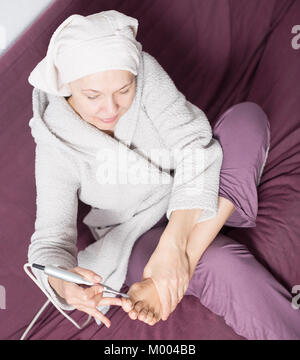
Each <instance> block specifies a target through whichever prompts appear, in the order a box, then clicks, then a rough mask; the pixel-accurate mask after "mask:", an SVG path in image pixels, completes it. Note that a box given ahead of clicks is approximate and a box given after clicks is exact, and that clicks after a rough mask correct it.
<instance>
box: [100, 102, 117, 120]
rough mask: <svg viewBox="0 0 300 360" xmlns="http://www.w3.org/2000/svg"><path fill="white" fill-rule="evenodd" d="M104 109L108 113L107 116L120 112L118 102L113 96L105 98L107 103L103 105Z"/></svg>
mask: <svg viewBox="0 0 300 360" xmlns="http://www.w3.org/2000/svg"><path fill="white" fill-rule="evenodd" d="M102 110H103V112H105V113H106V115H107V117H109V116H111V117H112V116H115V115H117V112H118V104H117V103H116V101H115V100H114V99H113V98H108V99H106V100H105V103H104V105H103V106H102Z"/></svg>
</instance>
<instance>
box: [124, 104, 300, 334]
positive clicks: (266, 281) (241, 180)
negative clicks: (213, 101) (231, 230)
mask: <svg viewBox="0 0 300 360" xmlns="http://www.w3.org/2000/svg"><path fill="white" fill-rule="evenodd" d="M213 137H214V138H216V139H218V141H219V142H220V144H221V146H222V149H223V163H222V168H221V173H220V187H219V196H222V197H224V198H226V199H228V200H230V201H231V202H232V203H233V204H234V206H235V211H234V212H233V213H232V215H231V216H230V217H229V218H228V219H227V221H226V223H225V225H227V226H232V227H254V226H255V220H256V215H257V210H258V201H257V186H258V185H259V182H260V178H261V174H262V171H263V168H264V165H265V162H266V159H267V156H268V151H269V146H270V124H269V121H268V118H267V116H266V114H265V113H264V111H263V110H262V109H261V107H260V106H258V105H257V104H255V103H253V102H243V103H239V104H236V105H234V106H232V107H231V108H229V109H228V110H227V111H226V112H225V113H223V114H222V115H221V116H220V117H219V118H218V120H217V122H216V124H215V126H214V128H213ZM167 222H168V220H167V218H166V216H164V217H163V218H162V219H161V220H160V221H159V222H158V223H157V224H156V225H155V226H154V227H153V228H152V229H150V230H149V231H147V232H146V233H144V234H143V235H142V236H140V237H139V238H138V239H137V241H136V242H135V244H134V247H133V249H132V253H131V256H130V259H129V265H128V270H127V277H126V280H125V284H126V285H128V286H129V287H130V286H131V285H132V284H133V283H134V282H138V281H141V279H142V274H143V270H144V267H145V266H146V264H147V262H148V260H149V258H150V256H151V254H152V253H153V251H154V250H155V248H156V246H157V244H158V242H159V240H160V236H161V235H162V233H163V231H164V229H165V226H166V224H167ZM221 231H222V230H221ZM221 231H220V232H219V233H218V235H217V236H216V237H215V239H214V240H213V241H212V243H211V244H210V245H209V246H208V248H207V249H206V251H205V252H204V253H203V255H202V256H201V258H200V260H199V261H198V264H197V266H196V269H195V272H194V274H193V277H192V278H191V280H190V282H189V286H188V289H187V291H186V293H185V295H194V296H196V297H197V298H198V299H199V300H200V302H201V303H202V304H203V305H204V306H205V307H207V308H208V309H209V310H211V311H212V312H214V313H215V314H217V315H220V316H222V317H224V320H225V322H226V323H227V324H228V325H229V326H230V327H231V328H232V329H233V330H234V331H235V332H236V333H237V334H239V335H241V336H243V337H245V338H247V339H249V340H250V339H253V340H254V339H260V340H262V339H263V340H283V339H287V340H292V339H300V312H299V311H297V310H295V309H293V307H292V306H291V298H292V295H291V294H290V293H289V292H288V291H287V290H286V289H285V288H284V287H283V286H282V285H281V284H280V283H279V282H278V281H277V280H276V279H275V278H274V277H273V275H272V274H271V273H270V272H269V271H268V270H267V269H266V268H265V267H263V266H262V265H261V264H260V263H259V262H258V261H257V260H256V259H255V258H254V256H253V255H252V254H251V253H250V252H249V250H248V248H247V247H246V246H244V245H242V244H240V243H238V242H237V241H235V240H233V239H231V238H230V237H228V236H225V235H224V234H222V233H221ZM199 241H201V239H199Z"/></svg>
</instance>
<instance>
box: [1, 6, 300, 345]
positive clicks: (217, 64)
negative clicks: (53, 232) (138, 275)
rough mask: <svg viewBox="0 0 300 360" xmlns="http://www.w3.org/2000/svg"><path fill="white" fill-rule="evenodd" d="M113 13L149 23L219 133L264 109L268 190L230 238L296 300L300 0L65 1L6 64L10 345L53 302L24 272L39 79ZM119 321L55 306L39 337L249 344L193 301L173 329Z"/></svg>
mask: <svg viewBox="0 0 300 360" xmlns="http://www.w3.org/2000/svg"><path fill="white" fill-rule="evenodd" d="M109 9H115V10H118V11H121V12H124V13H125V14H127V15H129V16H133V17H135V18H137V19H138V20H139V31H138V36H137V39H138V40H139V41H140V42H141V43H142V44H143V49H144V50H145V51H147V52H149V53H150V54H151V55H153V56H154V57H155V58H156V59H157V60H158V61H159V62H160V64H161V65H162V66H163V67H164V68H165V70H166V71H167V72H168V73H169V75H170V76H171V77H172V79H173V80H174V82H175V83H176V85H177V87H178V89H179V90H180V91H182V92H183V93H184V94H185V95H186V97H187V99H188V100H189V101H191V102H193V103H194V104H195V105H197V106H198V107H200V108H201V109H202V110H203V111H205V113H206V114H207V116H208V118H209V120H210V122H211V124H212V125H213V124H214V122H215V121H216V118H217V116H218V115H219V114H221V113H222V112H224V111H225V110H226V109H227V108H228V107H230V106H231V105H233V104H236V103H238V102H242V101H253V102H256V103H258V104H259V105H261V106H262V108H263V109H264V111H265V112H266V113H267V115H268V116H269V120H270V124H271V147H270V153H269V157H268V161H267V163H266V166H265V169H264V173H263V176H262V179H261V184H260V186H259V188H258V196H259V211H258V217H257V226H256V227H255V228H249V229H247V228H242V229H238V228H229V227H225V228H224V231H225V233H226V234H227V235H228V236H231V237H232V238H234V239H235V240H237V241H240V242H242V243H244V244H246V245H247V246H248V248H249V249H250V250H251V252H252V253H253V254H254V255H255V256H256V258H257V259H258V260H259V261H260V262H261V263H263V265H264V266H265V267H266V268H267V269H268V270H269V271H270V272H271V273H272V274H273V275H274V276H275V277H276V278H277V279H278V281H280V282H281V283H282V284H283V285H284V286H285V287H286V288H287V289H288V290H289V291H291V289H292V287H293V286H294V285H296V284H300V267H299V266H298V265H299V260H300V243H299V241H300V227H299V216H300V166H299V164H300V100H299V95H300V66H299V64H300V61H299V59H300V49H299V50H296V49H294V48H293V47H292V38H293V37H294V36H295V34H292V33H291V31H292V27H293V26H294V25H297V23H299V19H300V1H298V0H252V1H248V0H197V1H194V0H186V1H182V0H164V1H161V0H143V1H139V0H131V1H116V0H110V1H109V2H108V1H104V0H103V1H100V0H97V1H92V0H72V1H71V0H57V1H55V2H54V3H53V5H52V6H51V7H50V8H48V9H47V11H46V12H45V13H44V14H42V15H41V16H40V17H39V18H38V19H37V20H36V21H35V22H34V24H33V25H32V26H31V27H30V28H29V29H28V30H27V31H26V32H25V33H24V35H23V36H22V37H21V38H20V39H19V40H18V41H17V42H16V43H15V44H14V45H13V46H12V47H11V48H10V49H9V50H8V51H7V52H6V53H5V54H4V55H3V56H2V57H1V58H0V94H1V96H0V109H1V110H0V129H1V131H0V146H1V149H0V159H1V177H0V180H1V186H0V198H1V202H0V219H1V220H0V221H1V224H0V226H1V228H0V229H1V232H0V244H1V245H0V246H1V251H0V285H1V288H2V289H3V288H4V289H5V309H1V310H0V316H1V320H0V339H19V338H20V336H21V335H22V333H23V332H24V330H25V328H26V327H27V326H28V324H29V323H30V321H31V320H32V318H33V316H34V315H35V314H36V312H37V311H38V310H39V309H40V307H41V305H42V304H43V303H44V302H45V301H46V297H45V295H44V294H43V293H42V292H41V291H40V289H39V288H38V287H37V286H36V285H35V284H34V283H33V282H32V281H31V280H30V279H29V278H28V277H27V275H26V274H25V272H24V271H23V264H24V263H26V262H27V249H28V245H29V242H30V237H31V235H32V233H33V231H34V221H35V215H36V204H35V196H36V193H35V178H34V151H35V144H34V141H33V139H32V137H31V134H30V128H29V126H28V122H29V120H30V118H31V116H32V103H31V94H32V87H31V86H30V85H29V83H28V82H27V78H28V76H29V74H30V72H31V70H32V69H33V68H34V66H35V65H36V64H37V63H38V62H39V61H40V60H41V59H42V58H43V57H44V56H45V54H46V51H47V45H48V43H49V39H50V37H51V35H52V33H53V31H54V30H55V29H56V28H57V26H58V25H59V24H60V23H61V22H62V21H63V20H64V19H65V18H67V17H68V16H69V15H71V14H74V13H77V14H81V15H89V14H92V13H95V12H99V11H103V10H109ZM88 210H89V206H87V205H86V204H83V203H82V202H79V216H78V234H79V235H78V247H79V249H81V248H83V247H85V246H86V245H87V244H89V243H90V242H91V241H93V239H92V235H91V234H90V232H89V230H88V228H87V227H86V226H85V225H84V224H82V219H83V217H84V215H85V214H86V213H87V212H88ZM233 280H234V279H233ZM124 289H126V285H125V284H124ZM270 301H272V300H271V299H270ZM2 307H3V302H2ZM299 311H300V310H299ZM68 313H69V314H70V315H71V316H72V317H73V318H74V319H76V320H78V322H81V323H83V322H84V321H85V319H86V318H87V315H86V314H84V313H82V312H79V311H77V310H75V311H73V312H68ZM107 315H108V316H110V317H111V320H112V326H111V328H110V329H107V328H106V327H105V326H101V327H98V326H97V325H96V323H95V322H94V320H91V321H90V323H89V325H88V326H87V327H86V328H84V329H83V330H78V329H77V328H76V327H75V326H74V325H72V324H71V323H70V322H69V320H67V319H66V318H64V317H63V315H61V314H60V313H59V312H58V311H57V310H56V309H55V308H54V307H53V305H52V304H50V305H49V306H48V307H47V309H46V310H45V312H44V313H43V314H42V316H41V317H40V319H39V321H38V322H37V324H36V325H35V326H34V328H33V329H32V331H31V332H30V333H29V335H28V339H111V340H115V339H159V340H163V339H174V340H175V339H244V338H243V337H242V336H240V335H238V334H236V333H235V332H234V331H233V330H232V329H231V328H230V327H229V326H228V325H227V324H226V323H225V322H224V319H223V318H222V317H220V316H217V315H215V314H214V313H212V312H211V311H209V310H208V309H207V308H205V307H204V306H203V305H201V303H200V302H199V300H198V299H197V298H195V297H193V296H185V297H184V299H183V300H182V302H181V303H180V304H179V305H178V307H177V308H176V310H175V311H174V312H173V313H172V314H171V315H170V317H169V319H168V321H166V322H163V321H161V322H159V323H157V324H156V325H155V326H154V327H151V326H148V325H146V324H144V323H142V322H140V321H133V320H131V319H130V318H129V317H128V315H127V314H126V313H125V312H124V311H123V310H122V309H121V308H117V307H112V308H111V309H110V311H109V313H108V314H107Z"/></svg>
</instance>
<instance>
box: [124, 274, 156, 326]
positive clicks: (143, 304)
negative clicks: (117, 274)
mask: <svg viewBox="0 0 300 360" xmlns="http://www.w3.org/2000/svg"><path fill="white" fill-rule="evenodd" d="M127 295H129V296H130V299H127V298H122V308H123V310H124V311H126V312H127V313H128V315H129V317H130V318H131V319H132V320H136V319H139V320H141V321H143V322H145V323H146V324H148V325H151V326H153V325H155V324H156V323H157V322H158V321H159V320H160V319H161V307H160V300H159V295H158V293H157V290H156V287H155V285H154V282H153V281H152V279H151V278H148V279H145V280H142V281H140V282H136V283H134V284H132V285H131V287H130V288H129V291H128V292H127ZM128 300H130V301H128Z"/></svg>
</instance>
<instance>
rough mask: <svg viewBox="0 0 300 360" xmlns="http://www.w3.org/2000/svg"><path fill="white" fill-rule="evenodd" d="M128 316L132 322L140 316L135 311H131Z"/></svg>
mask: <svg viewBox="0 0 300 360" xmlns="http://www.w3.org/2000/svg"><path fill="white" fill-rule="evenodd" d="M128 315H129V317H130V319H131V320H136V319H137V316H138V313H137V312H136V311H135V310H131V311H129V313H128Z"/></svg>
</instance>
